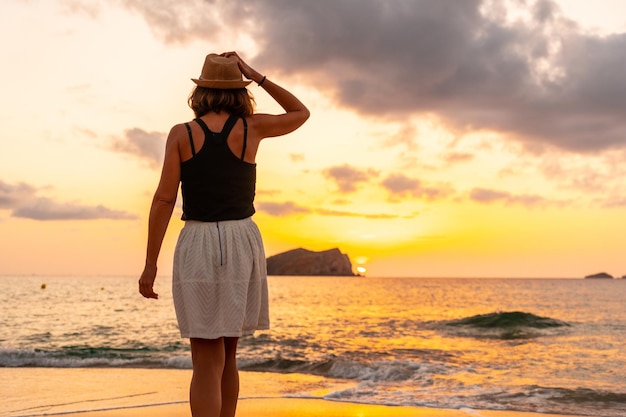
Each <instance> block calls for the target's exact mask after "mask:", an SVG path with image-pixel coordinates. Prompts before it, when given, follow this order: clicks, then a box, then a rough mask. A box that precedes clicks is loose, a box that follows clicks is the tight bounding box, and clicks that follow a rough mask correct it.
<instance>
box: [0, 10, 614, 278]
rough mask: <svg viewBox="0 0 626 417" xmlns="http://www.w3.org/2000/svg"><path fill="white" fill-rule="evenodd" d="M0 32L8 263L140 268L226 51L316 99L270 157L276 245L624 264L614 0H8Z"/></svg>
mask: <svg viewBox="0 0 626 417" xmlns="http://www.w3.org/2000/svg"><path fill="white" fill-rule="evenodd" d="M0 39H1V40H0V42H1V48H0V53H1V57H2V65H1V66H0V91H1V94H0V275H2V274H4V275H6V274H55V275H56V274H70V275H111V274H115V275H131V276H132V275H137V276H138V274H139V273H140V271H141V270H142V267H143V262H144V253H145V241H146V233H147V215H148V210H149V206H150V202H151V199H152V194H153V192H154V189H155V187H156V184H157V181H158V178H159V174H160V164H161V160H162V155H163V148H164V142H165V137H166V135H167V132H168V131H169V129H170V128H171V126H172V125H174V124H176V123H180V122H183V121H188V120H190V119H191V118H192V117H193V114H192V112H191V110H190V109H189V108H188V107H187V104H186V100H187V96H188V94H189V92H190V91H191V89H192V87H193V83H192V82H191V81H190V78H195V77H197V76H198V75H199V73H200V70H201V67H202V63H203V61H204V57H205V55H206V54H208V53H210V52H218V53H219V52H223V51H230V50H236V51H238V52H239V53H240V55H241V56H242V57H243V58H244V59H246V60H247V61H248V62H249V63H250V64H251V65H252V66H253V67H255V68H256V69H258V71H260V72H261V73H263V74H266V75H267V77H268V78H269V79H271V80H273V81H275V82H277V83H278V84H281V85H283V86H284V87H286V88H287V89H289V90H290V91H292V92H294V93H295V94H296V95H297V96H298V97H299V98H300V99H301V100H302V101H303V102H304V103H305V104H306V105H307V106H308V107H309V109H310V110H311V118H310V119H309V121H308V122H307V123H306V124H305V125H304V126H303V127H302V128H301V129H299V130H298V131H296V132H294V133H292V134H290V135H288V136H284V137H281V138H273V139H267V140H266V141H264V142H263V143H262V145H261V149H260V152H259V155H258V157H257V163H258V168H257V169H258V183H257V197H256V204H255V205H256V209H257V214H256V215H255V216H254V218H255V221H256V222H257V224H258V225H259V227H260V229H261V232H262V234H263V237H264V240H265V249H266V253H267V255H268V256H269V255H272V254H276V253H279V252H282V251H284V250H288V249H293V248H296V247H304V248H307V249H311V250H323V249H330V248H333V247H338V248H339V249H341V250H342V251H343V252H344V253H347V254H348V255H349V256H350V258H351V260H352V262H353V264H354V265H355V266H357V265H360V266H363V267H365V268H367V270H368V272H367V275H368V276H402V277H412V276H416V277H582V276H584V275H587V274H591V273H596V272H601V271H606V272H608V273H611V274H613V275H617V276H621V275H624V274H626V256H625V255H624V250H625V248H626V181H625V178H626V110H625V109H626V77H625V76H624V68H626V3H625V2H623V1H622V0H595V1H587V0H562V1H530V0H529V1H525V0H515V1H513V0H512V1H497V0H492V1H482V2H481V1H478V0H436V1H435V0H422V1H402V0H387V1H374V0H350V1H347V0H321V1H319V0H318V1H305V0H266V1H259V0H255V1H237V0H215V1H208V0H191V1H175V0H151V1H141V0H110V1H95V0H93V1H92V0H66V1H64V0H40V1H37V0H23V1H19V0H6V1H2V3H1V4H0ZM250 90H251V92H252V93H253V94H254V96H255V98H256V101H257V111H258V112H277V111H278V108H277V107H276V105H275V104H274V103H273V101H272V100H271V99H269V98H268V95H267V94H266V93H265V92H264V91H263V90H262V89H261V88H259V87H257V86H256V84H254V83H253V84H251V87H250ZM180 203H181V202H180V199H179V201H178V203H177V208H176V209H175V212H174V218H173V220H172V222H171V223H170V229H169V231H168V234H167V236H166V240H165V243H164V247H163V251H162V254H161V259H160V263H159V268H160V273H161V274H162V275H169V274H170V270H171V258H172V253H173V249H174V245H175V241H176V237H177V234H178V230H179V229H180V227H181V226H182V222H181V221H180V220H179V219H180V215H181V209H180Z"/></svg>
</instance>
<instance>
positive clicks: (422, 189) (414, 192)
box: [381, 174, 453, 200]
mask: <svg viewBox="0 0 626 417" xmlns="http://www.w3.org/2000/svg"><path fill="white" fill-rule="evenodd" d="M381 185H382V186H383V188H385V189H386V190H387V191H388V192H389V194H390V196H391V198H392V199H396V198H398V197H414V198H424V199H427V200H436V199H440V198H444V197H447V196H448V195H450V194H451V193H452V192H453V190H452V188H451V187H450V186H449V185H447V184H442V185H438V186H426V185H424V184H423V183H422V181H420V180H419V179H416V178H410V177H407V176H406V175H403V174H392V175H389V176H388V177H387V178H385V179H384V180H383V181H382V182H381Z"/></svg>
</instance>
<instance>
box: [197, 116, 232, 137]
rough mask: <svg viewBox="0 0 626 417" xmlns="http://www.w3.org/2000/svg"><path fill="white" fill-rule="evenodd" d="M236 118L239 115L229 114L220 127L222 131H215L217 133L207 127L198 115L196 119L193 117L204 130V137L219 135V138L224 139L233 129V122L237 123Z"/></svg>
mask: <svg viewBox="0 0 626 417" xmlns="http://www.w3.org/2000/svg"><path fill="white" fill-rule="evenodd" d="M237 119H239V116H235V115H233V114H231V115H230V116H229V117H228V119H227V120H226V123H224V126H223V127H222V131H221V132H217V133H216V132H213V131H211V129H209V127H208V126H207V124H206V123H205V122H204V120H202V119H201V118H199V117H198V118H197V119H194V120H195V121H196V122H197V123H198V124H199V125H200V127H201V128H202V130H203V131H204V136H205V137H206V138H211V137H220V138H221V139H223V140H226V138H227V137H228V135H229V134H230V131H231V130H233V126H235V123H237Z"/></svg>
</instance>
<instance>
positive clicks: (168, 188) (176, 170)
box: [139, 125, 184, 298]
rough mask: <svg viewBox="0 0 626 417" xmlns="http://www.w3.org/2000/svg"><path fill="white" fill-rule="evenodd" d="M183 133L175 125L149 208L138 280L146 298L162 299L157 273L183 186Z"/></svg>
mask: <svg viewBox="0 0 626 417" xmlns="http://www.w3.org/2000/svg"><path fill="white" fill-rule="evenodd" d="M183 131H184V129H182V125H176V126H174V127H173V128H172V130H171V131H170V134H169V135H168V137H167V143H166V145H165V159H164V161H163V170H162V172H161V179H160V181H159V186H158V187H157V190H156V192H155V193H154V198H153V199H152V206H151V207H150V220H149V222H148V245H147V249H146V264H145V267H144V270H143V273H142V274H141V278H140V279H139V292H140V293H141V295H143V296H144V297H146V298H159V295H158V294H157V293H155V292H154V289H153V286H154V280H155V279H156V273H157V259H158V257H159V252H160V251H161V245H162V244H163V238H164V237H165V232H166V231H167V226H168V225H169V222H170V219H171V217H172V212H173V211H174V205H175V204H176V196H177V195H178V186H179V184H180V152H179V149H178V138H179V135H180V134H181V133H182V134H184V133H183Z"/></svg>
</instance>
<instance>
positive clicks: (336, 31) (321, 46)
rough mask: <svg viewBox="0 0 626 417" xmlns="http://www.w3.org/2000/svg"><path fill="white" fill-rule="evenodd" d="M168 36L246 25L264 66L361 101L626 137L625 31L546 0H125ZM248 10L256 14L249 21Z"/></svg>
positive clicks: (473, 123)
mask: <svg viewBox="0 0 626 417" xmlns="http://www.w3.org/2000/svg"><path fill="white" fill-rule="evenodd" d="M122 3H124V4H126V6H127V7H128V8H130V9H132V10H134V11H136V12H138V13H140V14H141V15H143V16H144V18H145V19H146V21H147V22H148V23H149V24H150V25H151V27H152V28H153V30H155V31H156V32H158V33H161V34H162V38H164V39H165V40H166V41H189V40H191V39H202V40H207V39H212V38H213V37H214V36H215V35H214V33H215V29H216V27H217V26H219V25H220V23H217V22H218V21H219V20H218V19H217V18H216V16H217V14H218V13H219V17H220V19H222V20H221V21H222V22H223V24H224V25H230V26H231V27H234V28H237V29H239V30H244V31H247V32H248V33H249V34H250V35H251V36H252V37H253V38H254V39H255V40H256V41H257V42H258V46H259V47H260V49H261V51H260V54H259V55H258V57H257V58H256V59H255V60H254V62H253V64H254V65H256V66H258V67H259V68H260V69H262V70H263V71H264V72H271V73H275V74H277V73H279V72H282V73H284V74H287V75H288V74H298V75H299V78H300V79H302V80H310V82H311V83H312V84H315V85H316V86H318V87H319V86H325V87H326V88H327V90H328V92H329V93H330V94H332V95H333V96H334V97H335V98H336V100H338V101H339V102H340V103H341V104H343V105H345V106H348V107H351V108H353V109H355V110H357V111H359V112H361V113H364V114H367V115H373V116H380V117H387V118H389V117H392V118H402V117H404V116H406V115H407V114H420V113H422V114H432V113H434V114H437V115H439V117H441V118H442V119H443V120H445V121H446V122H448V123H449V124H451V125H453V126H456V127H457V128H460V129H473V130H480V129H488V130H496V131H501V132H507V133H508V134H509V135H510V137H513V138H516V139H518V140H521V141H524V142H526V143H538V144H545V145H552V146H555V147H558V148H561V149H567V150H569V151H575V152H593V151H599V150H604V149H609V148H618V147H624V145H626V119H625V118H624V117H623V112H622V109H623V108H624V107H626V77H623V75H622V74H623V68H624V67H626V34H619V35H612V36H603V37H602V36H597V35H593V34H589V33H584V32H583V31H582V30H581V29H580V28H578V27H577V26H576V24H574V23H573V22H571V21H569V20H567V19H566V18H564V17H563V15H562V14H561V12H560V10H559V7H558V6H557V5H556V4H555V3H554V2H553V1H550V0H537V1H535V2H516V3H515V4H516V5H517V6H518V7H524V8H525V10H526V12H527V14H528V15H529V19H517V20H511V19H508V20H507V19H506V17H507V10H506V8H505V7H504V6H502V3H501V2H497V1H496V2H493V1H492V2H488V1H480V0H463V1H458V0H437V1H431V0H394V1H383V0H319V1H305V0H301V1H294V0H257V1H254V2H250V1H247V0H238V1H237V0H232V1H226V0H210V1H209V0H206V1H204V2H203V1H200V0H196V1H192V2H189V3H178V2H173V1H158V2H155V3H156V4H153V2H150V3H147V2H140V1H138V0H134V1H130V0H127V1H124V2H122ZM252 22H254V24H252Z"/></svg>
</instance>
